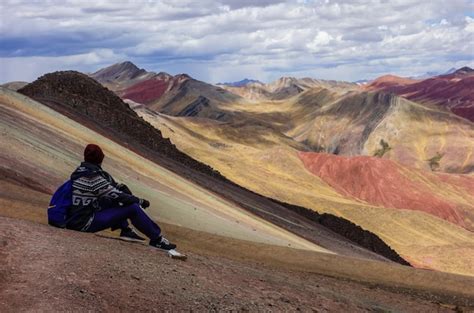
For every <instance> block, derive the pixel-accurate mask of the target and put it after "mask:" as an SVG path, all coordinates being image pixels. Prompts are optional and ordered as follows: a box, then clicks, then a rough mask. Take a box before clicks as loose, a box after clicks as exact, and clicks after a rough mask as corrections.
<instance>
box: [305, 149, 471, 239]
mask: <svg viewBox="0 0 474 313" xmlns="http://www.w3.org/2000/svg"><path fill="white" fill-rule="evenodd" d="M298 155H299V157H300V159H301V160H302V161H303V163H304V165H305V167H306V168H307V169H308V170H309V171H310V172H312V173H313V174H315V175H316V176H318V177H320V178H322V179H323V180H324V181H325V182H326V183H327V184H328V185H330V186H331V187H333V188H335V189H336V190H337V191H338V192H340V193H341V194H343V195H346V196H349V197H352V198H356V199H360V200H363V201H365V202H367V203H370V204H373V205H377V206H383V207H387V208H396V209H407V210H416V211H422V212H425V213H428V214H430V215H433V216H436V217H438V218H440V219H443V220H446V221H448V222H450V223H453V224H455V225H458V226H460V227H463V228H465V229H467V230H470V231H474V178H470V177H466V176H462V175H455V174H451V176H452V179H451V181H449V180H446V177H445V176H447V174H443V175H439V174H436V173H433V172H431V171H423V170H418V169H414V168H408V167H404V166H402V165H401V164H399V163H397V162H394V161H391V160H387V159H381V158H376V157H367V156H356V157H345V156H336V155H332V154H326V153H314V152H299V153H298Z"/></svg>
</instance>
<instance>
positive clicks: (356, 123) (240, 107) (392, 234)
mask: <svg viewBox="0 0 474 313" xmlns="http://www.w3.org/2000/svg"><path fill="white" fill-rule="evenodd" d="M115 67H120V65H113V66H111V68H115ZM109 70H110V68H109ZM101 71H104V70H101ZM101 71H99V72H101ZM99 72H98V73H99ZM96 76H97V73H95V74H92V75H91V77H93V78H96ZM470 77H471V70H470V69H469V68H461V69H459V70H457V71H455V72H453V73H452V74H448V75H441V76H439V77H433V78H430V79H427V80H424V81H423V80H421V81H420V80H414V79H408V78H401V77H396V76H384V77H381V78H379V79H376V80H375V81H373V82H371V83H370V84H367V85H365V86H359V85H357V84H354V83H347V82H338V81H322V80H316V79H309V78H303V79H297V78H293V77H283V78H281V79H278V80H277V81H275V82H272V83H270V84H263V83H249V84H246V85H245V86H242V87H231V86H222V85H221V86H214V85H211V84H207V83H205V82H200V81H197V80H195V79H193V78H191V77H189V76H182V75H176V76H171V75H166V76H165V75H164V74H163V73H161V74H154V76H153V78H143V79H140V81H139V82H137V83H135V82H132V83H126V84H125V85H126V86H127V87H126V88H125V89H123V88H122V89H120V88H119V89H115V90H114V92H115V93H116V94H117V95H119V96H120V97H122V99H124V100H125V101H126V102H128V103H129V104H131V105H132V107H133V108H134V110H135V111H136V112H137V113H138V114H139V115H140V116H141V117H143V118H144V119H145V120H147V121H148V122H149V123H150V124H152V125H153V126H155V127H156V128H158V129H160V130H161V131H162V133H163V135H164V136H165V137H169V138H170V139H171V141H172V142H173V143H174V144H175V145H176V146H177V147H178V149H180V150H181V151H183V152H185V153H186V154H188V155H190V156H192V157H193V158H195V159H197V160H199V161H201V162H203V163H205V164H208V165H210V166H211V167H212V168H214V169H217V170H218V171H219V172H220V173H221V174H223V175H224V176H225V177H226V178H228V179H230V180H231V181H233V182H235V183H237V184H238V185H240V186H243V187H245V188H247V189H249V190H252V191H254V192H257V193H259V194H262V195H264V196H267V197H270V198H273V199H276V200H279V201H282V202H285V203H291V204H295V205H299V206H302V207H307V208H310V209H313V210H315V211H317V212H326V213H330V214H335V215H337V216H341V217H344V218H346V219H348V220H350V221H352V222H354V223H356V224H357V225H360V226H362V227H363V228H364V229H367V230H370V231H371V232H373V233H375V234H377V235H378V236H379V237H380V238H383V239H384V240H385V241H386V242H388V244H389V245H390V246H391V247H393V248H394V249H395V250H396V251H397V252H399V253H400V254H401V255H402V256H403V257H404V258H405V259H408V260H409V261H410V263H411V264H414V265H416V266H420V267H427V268H436V269H441V270H448V271H454V272H458V273H469V272H470V270H469V268H470V267H471V265H470V263H469V262H467V263H465V261H466V257H467V256H468V255H469V254H470V253H471V252H467V254H466V251H470V250H469V249H472V247H473V246H472V242H471V240H470V239H467V238H469V237H471V233H472V231H473V230H474V228H473V211H474V210H473V206H472V203H474V194H473V193H472V192H471V190H474V189H473V178H472V173H473V170H474V157H473V153H472V152H473V149H474V128H473V124H472V122H471V121H470V120H469V119H466V118H463V116H459V115H456V114H453V113H458V114H459V113H460V112H461V113H462V112H464V111H461V110H460V108H465V110H467V111H468V112H469V110H470V107H469V105H470V102H469V101H470V100H469V94H471V95H472V92H471V89H470V85H469V81H470ZM101 79H103V78H101ZM107 80H108V82H107V84H109V85H118V84H117V83H116V82H115V81H114V78H113V77H108V78H107ZM440 82H442V84H443V86H446V88H447V89H446V90H448V91H449V90H451V89H452V87H451V85H454V86H455V87H456V88H460V89H459V90H457V89H456V90H457V91H455V92H453V93H451V94H449V93H448V92H444V93H443V92H440V93H433V92H431V90H432V89H431V88H427V87H426V86H431V84H432V85H433V86H438V84H440ZM457 83H459V84H457ZM107 84H106V85H107ZM158 84H165V86H166V88H164V87H163V88H155V86H158ZM160 86H161V85H160ZM409 86H411V87H410V88H414V90H418V91H417V94H416V97H415V96H414V93H410V94H406V93H404V92H403V91H405V90H406V89H405V88H408V87H409ZM463 86H465V87H466V89H462V87H463ZM138 87H143V89H140V92H139V93H138V94H141V95H143V94H148V93H149V94H152V92H154V91H159V92H158V93H157V94H153V95H151V96H150V97H149V98H147V99H146V100H145V101H140V99H139V98H137V97H132V96H130V93H128V92H129V91H130V90H133V89H134V88H138ZM400 90H401V91H400ZM410 90H411V89H410ZM398 94H400V95H398ZM464 94H466V95H467V96H459V95H464ZM453 99H457V100H456V101H457V102H456V105H447V104H446V103H453V101H454V100H453ZM461 115H462V114H461ZM467 116H469V115H467ZM249 169H251V170H250V171H249ZM315 191H316V192H315ZM369 216H370V218H368V217H369ZM446 222H447V223H448V224H446ZM382 225H383V227H382ZM409 225H417V226H416V228H417V231H420V230H421V231H422V232H423V233H424V236H423V237H419V236H417V235H416V233H415V232H414V230H415V229H413V228H412V226H409ZM434 225H436V226H434ZM435 229H436V230H435ZM448 233H449V234H452V235H453V237H449V236H446V234H448ZM441 234H444V235H441ZM440 236H441V237H440ZM441 242H443V243H442V244H441ZM461 247H462V248H461ZM467 247H470V248H467ZM466 249H468V250H466ZM454 255H456V258H455V259H456V260H458V262H456V261H453V256H454Z"/></svg>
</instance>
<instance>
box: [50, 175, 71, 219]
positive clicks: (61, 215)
mask: <svg viewBox="0 0 474 313" xmlns="http://www.w3.org/2000/svg"><path fill="white" fill-rule="evenodd" d="M71 206H72V181H71V180H68V181H66V182H65V183H64V184H62V186H61V187H59V188H58V190H56V192H55V193H54V194H53V197H52V198H51V202H50V203H49V207H48V224H49V225H51V226H55V227H59V228H65V227H66V224H67V222H68V219H67V214H68V209H69V208H70V207H71Z"/></svg>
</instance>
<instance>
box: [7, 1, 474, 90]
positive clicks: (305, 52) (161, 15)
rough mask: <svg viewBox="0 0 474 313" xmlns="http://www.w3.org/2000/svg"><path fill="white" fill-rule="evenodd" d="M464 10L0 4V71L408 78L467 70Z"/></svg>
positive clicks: (389, 4)
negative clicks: (134, 66) (128, 68)
mask: <svg viewBox="0 0 474 313" xmlns="http://www.w3.org/2000/svg"><path fill="white" fill-rule="evenodd" d="M473 9H474V5H473V3H472V2H471V1H469V0H451V1H450V2H449V5H447V4H446V2H445V1H441V0H433V1H421V2H420V1H418V0H397V1H377V0H374V1H369V0H360V1H355V0H354V1H320V0H305V1H289V0H288V1H283V0H263V1H257V0H254V1H252V0H239V1H237V0H221V1H211V0H200V1H198V0H183V1H179V2H177V1H172V0H162V1H120V2H118V1H105V0H96V1H94V2H90V1H80V0H66V1H58V0H49V1H47V2H33V1H26V0H24V1H21V0H19V1H8V0H3V1H1V2H0V12H1V13H0V57H1V59H0V61H1V63H0V67H1V68H0V73H2V76H1V80H2V81H7V80H13V79H26V78H24V77H33V76H35V75H37V73H39V72H40V71H43V70H44V71H51V70H55V69H59V68H54V66H55V65H57V66H58V67H61V68H64V67H66V66H69V67H72V68H77V69H80V70H86V69H87V70H91V67H93V66H94V65H95V64H97V65H100V64H102V63H113V62H115V61H116V60H123V59H131V60H132V61H136V62H137V63H138V65H140V66H143V67H145V65H146V67H147V69H150V70H156V71H161V70H167V71H170V72H172V73H177V72H188V73H190V74H192V75H194V76H195V77H196V78H199V79H203V80H211V81H214V82H215V81H221V80H232V79H233V78H234V79H240V78H242V77H243V76H247V77H250V78H252V77H256V78H259V79H274V78H276V77H277V76H279V75H298V76H316V77H322V78H338V79H347V80H352V79H359V78H366V77H369V78H372V77H374V76H377V75H379V74H384V73H386V72H392V73H395V74H404V75H415V74H420V73H423V72H426V71H432V70H434V68H438V67H441V68H445V69H448V68H450V67H452V66H455V65H456V64H471V63H472V61H473V58H474V57H473V45H474V43H473V31H474V23H473V21H474V19H473V18H471V17H469V16H468V15H469V12H472V11H473ZM104 51H109V53H110V55H107V54H106V53H105V54H104ZM94 56H96V57H94ZM35 60H41V62H39V63H41V64H40V65H38V64H36V63H35V62H36V61H35ZM54 60H56V61H54ZM21 62H23V63H25V64H28V67H25V66H22V67H21V68H22V70H21V71H19V70H18V71H15V70H14V67H16V66H17V65H19V64H20V63H21ZM11 64H14V65H15V66H12V65H11ZM28 69H30V70H28ZM219 71H222V74H219ZM33 73H34V74H33ZM336 74H337V75H340V77H334V75H336ZM257 76H258V77H257Z"/></svg>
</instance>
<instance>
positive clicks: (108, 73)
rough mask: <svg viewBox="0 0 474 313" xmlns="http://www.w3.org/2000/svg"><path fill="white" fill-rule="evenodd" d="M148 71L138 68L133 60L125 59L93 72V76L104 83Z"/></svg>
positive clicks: (131, 77) (133, 76)
mask: <svg viewBox="0 0 474 313" xmlns="http://www.w3.org/2000/svg"><path fill="white" fill-rule="evenodd" d="M147 73H148V72H147V71H145V70H144V69H140V68H138V66H136V65H135V64H133V63H132V62H130V61H125V62H121V63H115V64H112V65H110V66H108V67H106V68H103V69H100V70H98V71H97V72H95V73H93V74H91V77H93V78H94V79H95V80H97V81H98V82H101V83H104V82H110V81H124V80H130V79H134V78H136V77H138V76H140V75H142V74H147Z"/></svg>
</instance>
